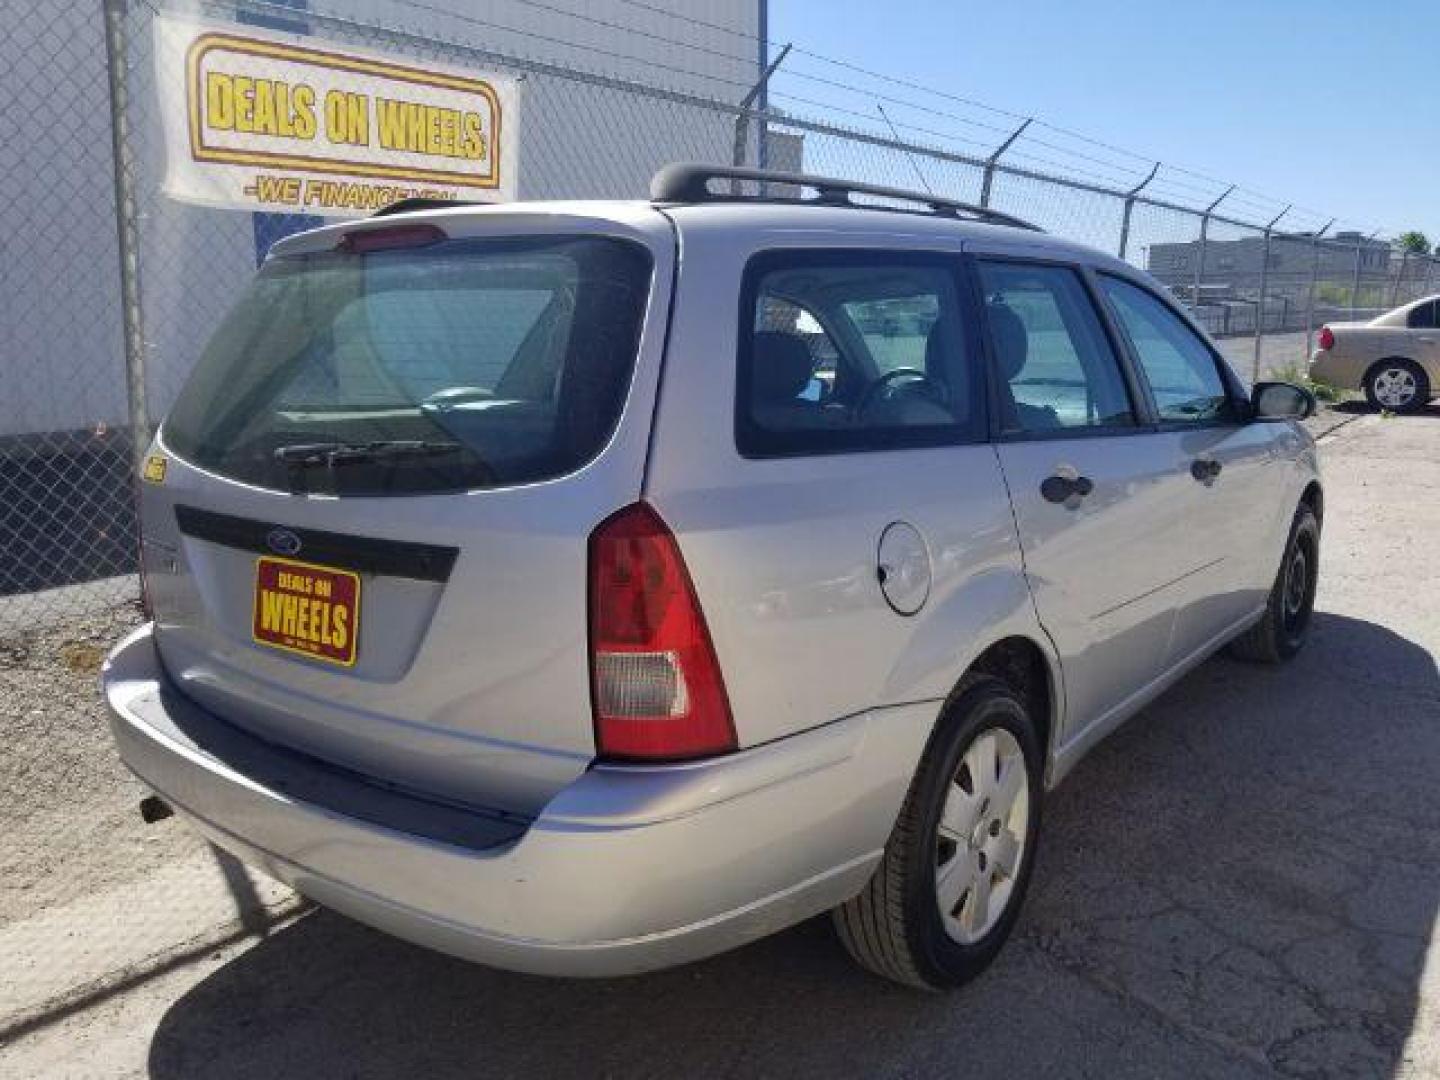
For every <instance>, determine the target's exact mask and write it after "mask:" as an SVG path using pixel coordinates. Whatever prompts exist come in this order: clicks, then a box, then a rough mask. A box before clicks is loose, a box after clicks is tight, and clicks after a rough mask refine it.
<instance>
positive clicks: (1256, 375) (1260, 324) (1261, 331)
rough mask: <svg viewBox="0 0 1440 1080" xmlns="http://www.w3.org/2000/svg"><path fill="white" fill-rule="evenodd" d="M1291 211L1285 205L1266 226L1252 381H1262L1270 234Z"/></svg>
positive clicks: (1256, 314) (1268, 283) (1256, 309)
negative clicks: (1261, 353)
mask: <svg viewBox="0 0 1440 1080" xmlns="http://www.w3.org/2000/svg"><path fill="white" fill-rule="evenodd" d="M1289 212H1290V207H1288V206H1287V207H1285V209H1284V210H1281V211H1280V212H1279V213H1278V214H1276V215H1275V216H1274V217H1273V218H1271V219H1270V224H1269V225H1266V226H1265V251H1264V254H1263V255H1262V257H1261V259H1260V296H1259V299H1257V300H1256V302H1255V361H1254V363H1253V364H1251V366H1250V381H1251V382H1252V383H1257V382H1259V381H1260V346H1261V342H1262V341H1263V340H1264V337H1265V290H1266V289H1268V288H1269V287H1270V234H1271V232H1273V231H1274V229H1275V226H1276V225H1278V224H1279V223H1280V219H1281V218H1283V217H1284V216H1285V215H1286V214H1288V213H1289Z"/></svg>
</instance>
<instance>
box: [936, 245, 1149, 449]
mask: <svg viewBox="0 0 1440 1080" xmlns="http://www.w3.org/2000/svg"><path fill="white" fill-rule="evenodd" d="M982 262H986V263H1014V264H1018V265H1024V266H1040V267H1050V268H1054V269H1057V270H1068V271H1070V272H1071V273H1073V274H1074V275H1075V277H1076V278H1077V279H1078V281H1079V283H1080V288H1081V290H1082V292H1083V293H1084V294H1085V297H1086V299H1087V300H1089V302H1090V306H1091V307H1092V308H1093V309H1094V311H1095V317H1096V319H1097V320H1098V321H1099V323H1100V329H1101V332H1102V333H1103V334H1104V335H1105V339H1106V342H1107V343H1108V344H1109V346H1110V353H1111V355H1112V356H1113V357H1114V359H1115V365H1116V367H1117V368H1118V369H1119V371H1120V379H1121V383H1122V384H1123V385H1124V387H1125V394H1126V396H1127V397H1128V398H1129V400H1130V412H1131V413H1132V415H1133V416H1134V417H1135V422H1134V423H1133V424H1093V425H1086V426H1085V427H1068V428H1067V427H1062V428H1055V429H1054V430H1047V431H1005V430H1003V429H1002V428H1001V427H1000V415H1001V407H1000V406H1001V403H1000V382H1001V379H1000V362H999V359H998V358H997V357H996V355H995V350H994V346H993V345H992V343H991V336H990V322H989V317H988V315H987V314H986V311H985V289H984V285H983V284H982V282H981V280H980V263H982ZM964 263H965V276H966V277H967V278H968V279H969V286H970V288H969V299H970V303H971V306H972V307H973V308H974V314H973V322H974V323H975V325H976V327H977V328H983V333H981V334H980V338H981V341H982V343H983V347H984V360H985V385H986V405H987V406H988V412H989V417H990V425H989V432H990V441H991V442H993V443H1012V442H1053V441H1055V440H1058V439H1096V438H1115V437H1116V436H1123V435H1144V434H1147V433H1149V432H1152V431H1154V430H1155V424H1154V419H1153V414H1152V413H1151V412H1150V411H1149V406H1150V399H1149V397H1148V394H1146V393H1144V392H1142V389H1143V388H1142V385H1141V384H1140V383H1139V381H1138V380H1137V379H1136V375H1135V372H1134V371H1133V370H1132V369H1131V365H1130V355H1129V352H1128V351H1127V350H1125V349H1124V348H1123V347H1122V345H1121V343H1120V342H1119V341H1117V340H1116V334H1117V331H1118V329H1119V328H1118V327H1117V326H1114V325H1113V324H1112V323H1111V321H1110V319H1109V313H1108V311H1107V310H1106V309H1105V308H1104V307H1103V306H1102V305H1101V304H1100V302H1099V298H1098V297H1097V296H1096V294H1095V288H1094V283H1093V282H1092V281H1091V280H1090V277H1089V271H1090V267H1089V266H1088V265H1087V264H1085V263H1080V262H1071V261H1069V260H1066V259H1062V258H1056V257H1053V256H1047V255H1016V254H1011V253H1008V252H1007V253H1004V254H1001V253H991V252H986V251H983V250H981V251H966V252H965V255H964Z"/></svg>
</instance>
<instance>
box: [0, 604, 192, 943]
mask: <svg viewBox="0 0 1440 1080" xmlns="http://www.w3.org/2000/svg"><path fill="white" fill-rule="evenodd" d="M139 619H140V612H139V607H138V605H137V604H135V603H134V602H132V601H125V602H119V603H116V602H114V601H111V602H109V603H106V602H103V601H101V602H96V603H94V604H92V605H90V607H89V610H86V611H84V612H81V613H77V614H75V615H72V616H70V617H67V618H64V619H60V620H49V621H47V622H45V623H42V624H39V625H38V626H32V628H31V629H28V630H19V629H15V628H13V627H12V628H10V629H9V630H8V631H7V632H5V633H4V634H3V636H0V740H3V745H4V746H5V753H4V754H3V755H0V815H3V818H4V820H5V822H6V831H5V844H4V847H3V849H0V926H4V925H6V924H7V923H10V922H11V921H13V920H16V919H22V918H25V917H27V916H29V915H32V914H34V913H36V912H38V911H41V910H43V909H45V908H48V907H50V906H52V905H54V904H57V903H60V902H62V901H64V900H67V899H70V898H72V897H74V896H77V895H81V894H84V893H88V892H91V891H94V890H97V889H100V888H102V887H104V886H106V885H110V884H114V883H115V882H117V881H122V880H133V879H136V878H140V877H143V876H144V875H146V874H147V873H149V872H150V871H151V870H153V869H154V868H155V867H157V866H160V865H163V864H164V863H165V862H167V861H168V860H170V859H173V858H175V857H176V856H177V855H179V854H181V853H183V852H186V851H192V850H194V849H195V848H196V847H197V846H198V842H197V841H194V840H193V839H192V838H190V837H189V836H188V835H187V834H185V833H184V832H183V831H182V830H179V829H171V830H165V831H159V830H151V831H145V832H142V831H140V830H137V829H135V828H133V827H131V826H132V819H133V818H135V816H136V811H135V806H136V802H137V801H138V800H139V798H140V797H141V795H142V794H143V791H142V789H141V787H140V785H139V784H138V783H137V782H136V781H135V780H134V779H133V778H132V777H131V776H130V774H129V773H128V772H127V771H126V770H125V769H124V767H123V766H121V764H120V762H119V759H118V758H116V756H115V753H114V751H113V749H112V748H111V746H110V740H109V736H108V733H107V729H106V721H105V715H104V709H103V708H102V707H101V705H100V700H99V695H98V694H97V693H96V679H97V678H98V676H99V672H100V662H101V660H103V659H104V657H105V653H106V651H107V650H108V649H109V648H110V646H111V645H112V644H114V643H115V641H116V639H118V638H119V637H120V636H121V635H122V634H124V632H125V631H126V630H127V629H128V628H129V627H130V626H132V625H135V624H136V623H138V622H139Z"/></svg>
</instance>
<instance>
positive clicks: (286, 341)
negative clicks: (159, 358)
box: [163, 236, 651, 495]
mask: <svg viewBox="0 0 1440 1080" xmlns="http://www.w3.org/2000/svg"><path fill="white" fill-rule="evenodd" d="M650 276H651V262H650V257H649V254H648V253H647V252H646V251H645V249H644V248H642V247H641V246H639V245H637V244H633V243H630V242H627V241H622V240H615V239H610V238H602V237H577V236H546V237H537V238H523V239H513V238H505V239H486V240H446V241H442V242H440V243H436V244H430V245H428V246H423V247H407V248H402V249H398V250H379V251H371V252H369V253H365V254H355V253H349V252H346V251H342V250H337V251H330V252H324V253H321V254H312V255H302V256H294V257H287V258H277V259H272V260H271V261H270V262H268V263H267V264H266V265H265V267H264V268H263V269H262V270H261V271H260V273H259V275H258V276H257V277H256V279H255V281H254V283H253V284H252V285H251V287H250V289H249V290H248V292H247V293H246V294H245V295H244V296H243V297H242V298H241V300H240V302H239V303H238V304H237V305H236V307H235V309H234V310H233V311H232V312H231V314H230V315H229V316H228V318H227V319H226V320H225V322H224V323H223V324H222V325H221V327H220V329H219V330H218V331H217V332H216V334H215V336H214V337H213V339H212V340H211V342H210V344H209V345H208V346H207V347H206V349H205V351H204V353H203V354H202V356H201V358H200V360H199V363H198V364H197V366H196V369H195V371H194V373H193V374H192V375H191V377H190V380H189V381H188V383H187V384H186V386H185V388H184V390H183V391H182V392H181V394H180V398H179V400H178V401H177V402H176V404H175V407H174V409H173V410H172V411H171V413H170V415H169V417H168V418H167V419H166V421H165V424H164V429H163V431H164V439H165V442H166V445H167V446H168V447H169V448H170V449H171V450H172V451H173V452H174V453H176V454H178V455H179V456H181V457H182V458H185V459H187V460H190V461H192V462H194V463H195V464H197V465H200V466H202V467H204V468H207V469H210V470H212V471H214V472H217V473H220V474H221V475H224V476H228V477H232V478H234V479H237V480H242V481H245V482H248V483H253V484H258V485H260V486H263V487H269V488H274V489H279V490H287V491H311V492H322V493H330V494H366V495H406V494H415V493H420V492H436V491H456V490H470V489H476V488H486V487H495V486H501V485H511V484H520V483H528V482H534V481H538V480H545V479H551V478H554V477H557V476H561V475H564V474H566V473H568V472H572V471H574V470H576V469H578V468H580V467H581V466H583V465H584V464H586V463H587V462H589V461H590V460H591V459H593V458H594V457H595V456H596V455H597V454H598V453H599V452H600V450H601V448H602V447H603V446H604V444H605V442H606V441H607V440H608V439H609V437H610V435H611V433H612V432H613V431H614V428H615V424H616V422H617V420H618V419H619V415H620V410H621V408H622V406H623V404H624V399H625V395H626V393H627V391H628V389H629V385H630V378H631V374H632V372H633V370H634V364H635V355H636V351H637V348H638V343H639V335H640V326H641V321H642V317H643V313H644V310H645V301H646V298H647V296H648V294H649V290H650Z"/></svg>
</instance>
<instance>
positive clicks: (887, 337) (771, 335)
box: [736, 250, 985, 456]
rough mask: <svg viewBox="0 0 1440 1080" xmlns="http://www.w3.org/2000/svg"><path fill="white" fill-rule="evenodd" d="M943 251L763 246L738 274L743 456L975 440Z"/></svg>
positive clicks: (978, 411) (974, 396) (970, 369)
mask: <svg viewBox="0 0 1440 1080" xmlns="http://www.w3.org/2000/svg"><path fill="white" fill-rule="evenodd" d="M956 275H957V268H956V265H955V263H954V261H953V260H951V259H949V258H948V257H944V256H928V255H913V256H903V255H895V254H893V253H884V252H864V251H813V250H812V251H794V252H782V251H777V252H767V253H766V254H764V255H761V256H757V257H756V258H755V259H754V260H752V262H751V264H750V266H749V267H748V268H747V270H746V278H745V289H744V297H745V299H744V302H743V307H742V312H741V318H742V325H741V328H740V329H741V334H740V350H739V353H740V355H739V358H738V360H739V370H738V378H737V400H736V442H737V446H738V448H739V450H740V452H741V453H743V454H747V455H750V456H768V455H772V454H797V453H801V454H808V453H829V452H841V451H846V450H868V449H883V448H887V447H893V446H906V445H926V444H928V445H934V444H940V443H947V442H964V441H972V440H976V439H979V438H982V437H983V433H984V422H985V421H984V414H983V409H982V408H981V407H980V403H981V394H980V387H981V386H982V385H983V383H981V381H980V379H979V372H978V371H977V370H976V368H975V365H974V364H972V363H970V362H969V361H968V359H967V357H966V355H965V335H964V334H963V333H962V332H961V328H962V320H961V313H960V303H959V290H958V286H957V277H956Z"/></svg>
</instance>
